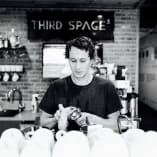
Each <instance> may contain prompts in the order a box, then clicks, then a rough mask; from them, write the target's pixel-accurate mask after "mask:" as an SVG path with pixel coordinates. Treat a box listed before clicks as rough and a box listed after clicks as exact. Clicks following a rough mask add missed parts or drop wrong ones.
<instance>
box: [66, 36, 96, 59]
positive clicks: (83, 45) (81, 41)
mask: <svg viewBox="0 0 157 157" xmlns="http://www.w3.org/2000/svg"><path fill="white" fill-rule="evenodd" d="M72 46H74V47H77V48H79V49H81V50H85V51H88V52H89V58H90V59H94V53H95V51H94V49H95V48H94V44H93V42H92V40H91V39H90V38H88V37H86V36H81V37H78V38H75V39H73V40H70V41H68V42H67V44H66V50H65V58H69V52H70V50H71V47H72Z"/></svg>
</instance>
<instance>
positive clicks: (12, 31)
mask: <svg viewBox="0 0 157 157" xmlns="http://www.w3.org/2000/svg"><path fill="white" fill-rule="evenodd" d="M9 41H10V45H11V47H12V48H15V47H16V35H15V29H14V28H12V29H11V35H10V38H9Z"/></svg>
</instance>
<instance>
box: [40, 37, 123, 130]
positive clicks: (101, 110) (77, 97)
mask: <svg viewBox="0 0 157 157" xmlns="http://www.w3.org/2000/svg"><path fill="white" fill-rule="evenodd" d="M94 52H95V51H94V45H93V43H92V41H91V39H89V38H87V37H84V36H83V37H79V38H76V39H74V40H72V41H70V42H68V43H67V45H66V52H65V57H66V58H67V59H68V60H69V65H70V68H71V75H70V76H67V77H66V78H62V79H58V80H56V81H54V82H53V83H52V84H51V85H50V87H49V88H48V90H47V92H46V93H45V95H44V97H43V99H42V101H41V103H40V106H39V107H40V109H41V110H42V114H41V125H42V126H44V127H47V128H50V129H52V128H55V127H56V126H58V128H59V129H68V130H71V129H76V128H77V126H78V127H79V126H81V123H83V122H84V121H85V120H86V119H87V120H88V123H89V125H93V124H101V125H102V126H103V127H107V128H111V129H113V130H115V131H117V130H118V127H117V118H118V116H119V113H120V112H119V111H120V109H121V103H120V99H119V96H118V95H117V91H116V89H115V87H114V85H113V84H112V83H111V82H110V81H108V80H105V79H102V78H99V77H96V76H94V75H93V74H92V73H91V70H90V69H91V64H92V62H93V59H94ZM72 106H73V107H75V108H79V109H80V110H81V116H80V117H79V118H78V119H77V121H75V122H74V121H70V120H69V119H68V118H69V117H68V116H69V114H70V113H71V112H72V109H71V107H72Z"/></svg>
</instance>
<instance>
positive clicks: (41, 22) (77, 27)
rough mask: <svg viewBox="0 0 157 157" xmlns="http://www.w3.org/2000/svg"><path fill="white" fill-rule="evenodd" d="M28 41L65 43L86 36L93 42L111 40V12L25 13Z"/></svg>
mask: <svg viewBox="0 0 157 157" xmlns="http://www.w3.org/2000/svg"><path fill="white" fill-rule="evenodd" d="M27 19H28V38H29V39H30V40H59V41H63V42H64V41H67V40H70V39H73V38H75V37H78V36H82V35H85V36H88V37H90V38H91V39H93V40H95V41H100V40H113V39H114V36H113V31H114V12H113V11H92V10H91V11H32V12H27Z"/></svg>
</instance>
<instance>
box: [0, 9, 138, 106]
mask: <svg viewBox="0 0 157 157" xmlns="http://www.w3.org/2000/svg"><path fill="white" fill-rule="evenodd" d="M27 10H29V9H15V8H14V9H12V8H9V9H8V8H2V9H1V10H0V34H1V35H2V36H4V37H6V36H8V37H9V36H10V32H11V28H15V31H16V32H17V34H18V36H19V37H20V42H21V44H22V45H25V46H26V48H27V51H28V56H29V57H28V58H26V59H23V60H17V61H15V64H18V63H19V62H21V63H23V64H24V69H25V70H24V73H23V75H22V77H21V80H20V81H19V82H2V81H1V82H0V97H1V98H2V99H3V100H5V99H6V94H7V93H8V91H9V90H10V89H11V88H13V87H18V88H20V89H21V91H22V93H23V101H24V103H25V105H26V106H27V108H30V102H31V96H32V94H33V93H38V94H39V95H40V98H42V96H43V94H44V92H45V91H46V89H47V88H48V86H49V84H50V81H48V80H43V79H42V43H43V42H44V41H38V42H31V41H29V40H28V38H27V29H28V28H27V17H26V11H27ZM114 38H115V40H114V42H105V43H103V48H104V62H107V63H115V64H119V65H126V66H127V67H128V69H129V77H130V80H131V83H132V85H133V86H134V87H135V89H136V90H137V89H138V45H139V43H138V40H139V17H138V10H127V9H126V10H117V9H116V10H115V31H114ZM0 64H1V63H0Z"/></svg>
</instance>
